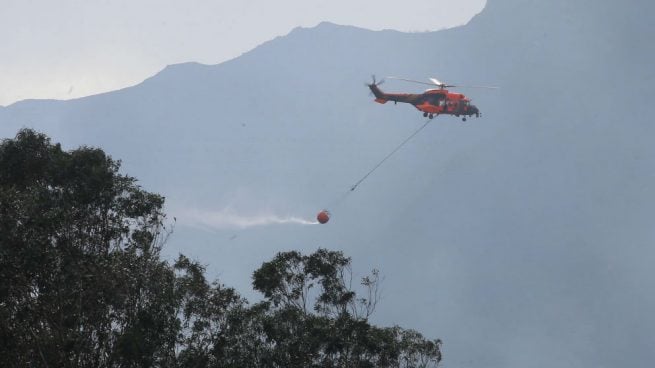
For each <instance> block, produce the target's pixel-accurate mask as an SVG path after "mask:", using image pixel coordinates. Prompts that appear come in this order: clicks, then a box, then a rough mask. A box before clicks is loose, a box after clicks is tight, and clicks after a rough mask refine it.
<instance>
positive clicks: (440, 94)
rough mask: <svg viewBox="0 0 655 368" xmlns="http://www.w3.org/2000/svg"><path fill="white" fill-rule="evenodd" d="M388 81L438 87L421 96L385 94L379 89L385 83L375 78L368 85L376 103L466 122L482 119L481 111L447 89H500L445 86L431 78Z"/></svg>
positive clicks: (425, 115) (430, 116) (428, 115)
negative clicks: (406, 106)
mask: <svg viewBox="0 0 655 368" xmlns="http://www.w3.org/2000/svg"><path fill="white" fill-rule="evenodd" d="M387 78H388V79H396V80H402V81H406V82H412V83H419V84H427V85H429V86H433V87H437V88H432V89H428V90H426V91H425V92H423V93H421V94H413V93H384V92H382V90H381V89H380V88H379V87H378V86H379V85H380V84H382V83H384V80H382V81H380V82H376V81H375V76H373V83H371V84H367V86H368V88H370V89H371V92H373V95H374V96H375V102H378V103H381V104H384V103H387V101H393V102H394V103H398V102H404V103H409V104H412V105H414V107H416V108H417V109H418V110H419V111H422V112H423V116H424V117H428V118H430V119H432V118H433V117H435V116H437V115H439V114H448V115H455V116H457V117H459V116H462V121H466V117H467V116H473V115H475V117H480V116H481V113H480V110H479V109H478V108H477V107H476V106H475V105H473V104H471V99H470V98H468V97H466V96H465V95H463V94H461V93H455V92H449V91H448V90H447V89H446V88H450V87H467V88H489V89H497V88H498V87H491V86H455V85H452V84H445V83H442V82H441V81H439V80H438V79H435V78H429V80H430V82H431V83H427V82H421V81H416V80H411V79H405V78H397V77H387Z"/></svg>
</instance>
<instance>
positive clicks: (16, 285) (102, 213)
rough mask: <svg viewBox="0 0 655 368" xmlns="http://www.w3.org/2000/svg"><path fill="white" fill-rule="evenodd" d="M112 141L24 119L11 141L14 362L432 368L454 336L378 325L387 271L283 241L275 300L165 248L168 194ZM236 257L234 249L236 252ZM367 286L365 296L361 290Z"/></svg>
mask: <svg viewBox="0 0 655 368" xmlns="http://www.w3.org/2000/svg"><path fill="white" fill-rule="evenodd" d="M119 168H120V162H119V161H115V160H113V159H112V158H111V157H109V156H108V155H106V154H105V153H104V152H103V151H102V150H101V149H98V148H91V147H80V148H78V149H75V150H72V151H68V152H67V151H64V150H62V148H61V146H60V145H59V144H53V143H51V141H50V139H49V138H48V137H47V136H45V135H44V134H41V133H38V132H35V131H32V130H29V129H24V130H21V131H19V132H18V134H17V135H16V137H15V139H5V140H4V141H2V143H0V279H1V280H2V281H1V282H0V356H2V357H3V361H4V364H5V365H7V366H13V367H23V366H43V367H55V366H56V367H80V366H82V367H123V366H127V367H132V366H134V367H150V366H178V367H428V366H436V365H438V363H439V362H440V360H441V341H440V340H430V339H426V338H424V337H423V336H422V335H421V334H420V333H419V332H416V331H413V330H407V329H403V328H401V327H398V326H394V327H377V326H374V325H372V324H371V323H369V320H368V318H369V317H370V315H371V314H372V313H373V312H374V310H375V306H376V304H377V302H378V301H379V298H378V287H379V282H380V279H379V272H378V271H377V270H373V271H372V272H371V274H370V275H369V276H367V277H364V278H363V279H361V280H359V282H354V284H356V286H357V287H356V288H353V286H352V285H353V276H352V272H351V260H350V258H348V257H346V256H345V255H344V254H343V253H342V252H337V251H330V250H326V249H318V250H317V251H315V252H314V253H312V254H309V255H303V254H301V253H299V252H296V251H289V252H280V253H278V254H277V255H275V256H274V258H273V259H272V260H271V261H269V262H265V263H264V264H262V266H261V267H260V268H259V269H257V270H256V271H255V272H254V273H253V287H254V289H255V290H257V291H259V292H261V294H262V299H261V300H260V301H257V302H256V303H253V304H251V303H248V301H246V300H245V299H244V298H242V297H241V296H240V295H239V294H238V293H237V292H236V291H235V290H234V289H232V288H229V287H226V286H225V285H222V284H220V283H219V282H217V281H215V282H208V281H207V279H206V277H205V267H204V266H203V265H201V264H199V263H198V262H196V261H193V260H190V259H188V258H187V257H185V256H183V255H180V256H179V258H178V259H177V260H176V261H175V262H169V261H168V260H166V259H163V258H162V257H161V256H160V252H161V249H162V247H163V246H164V244H165V240H166V238H167V236H168V235H170V234H171V230H170V229H167V227H166V217H165V214H164V213H163V211H162V207H163V203H164V198H163V197H162V196H160V195H157V194H153V193H149V192H147V191H145V190H143V189H142V188H141V187H139V186H138V185H137V181H136V179H134V178H132V177H129V176H125V175H122V174H120V173H119ZM226 256H227V255H226ZM356 289H358V290H359V294H358V291H357V290H356Z"/></svg>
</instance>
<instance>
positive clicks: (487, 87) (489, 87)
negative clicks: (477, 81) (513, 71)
mask: <svg viewBox="0 0 655 368" xmlns="http://www.w3.org/2000/svg"><path fill="white" fill-rule="evenodd" d="M451 87H457V88H486V89H500V87H494V86H459V85H457V86H451Z"/></svg>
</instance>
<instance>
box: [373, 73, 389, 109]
mask: <svg viewBox="0 0 655 368" xmlns="http://www.w3.org/2000/svg"><path fill="white" fill-rule="evenodd" d="M382 82H383V81H381V82H379V83H375V77H373V83H371V84H368V88H370V89H371V92H372V93H373V95H374V96H375V102H377V103H381V104H383V103H386V102H387V101H388V100H387V98H386V95H385V93H384V92H382V90H381V89H380V88H379V87H378V85H380V84H382Z"/></svg>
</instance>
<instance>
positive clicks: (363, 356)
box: [253, 249, 441, 367]
mask: <svg viewBox="0 0 655 368" xmlns="http://www.w3.org/2000/svg"><path fill="white" fill-rule="evenodd" d="M350 266H351V260H350V258H348V257H346V256H344V254H343V253H342V252H336V251H329V250H326V249H318V250H317V251H316V252H314V253H312V254H310V255H302V254H301V253H299V252H297V251H290V252H281V253H278V254H277V255H276V256H275V257H274V258H273V260H271V261H269V262H265V263H264V264H263V265H262V266H261V267H260V268H259V269H258V270H256V271H255V272H254V274H253V287H254V288H255V290H258V291H260V292H261V293H262V294H263V295H264V297H265V302H264V303H262V305H264V306H265V307H266V308H265V309H264V310H263V312H264V313H265V314H264V318H262V321H263V323H264V332H265V336H266V341H267V342H268V343H269V344H270V351H271V360H270V365H271V366H274V367H314V366H315V367H369V366H370V367H428V366H437V365H438V364H439V362H440V361H441V340H427V339H425V338H424V337H423V336H422V335H421V334H420V333H418V332H416V331H413V330H404V329H402V328H400V327H398V326H395V327H392V328H379V327H377V326H373V325H371V324H370V323H369V322H368V318H369V317H370V316H371V314H372V313H373V311H374V310H375V306H376V305H377V302H378V300H379V298H378V287H379V282H380V279H379V272H378V271H377V270H373V271H372V272H371V274H370V275H369V276H366V277H363V278H362V279H361V282H360V286H361V287H362V288H363V293H364V295H365V296H364V297H358V294H357V292H356V291H355V290H354V289H353V287H352V278H353V277H352V271H351V267H350Z"/></svg>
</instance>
